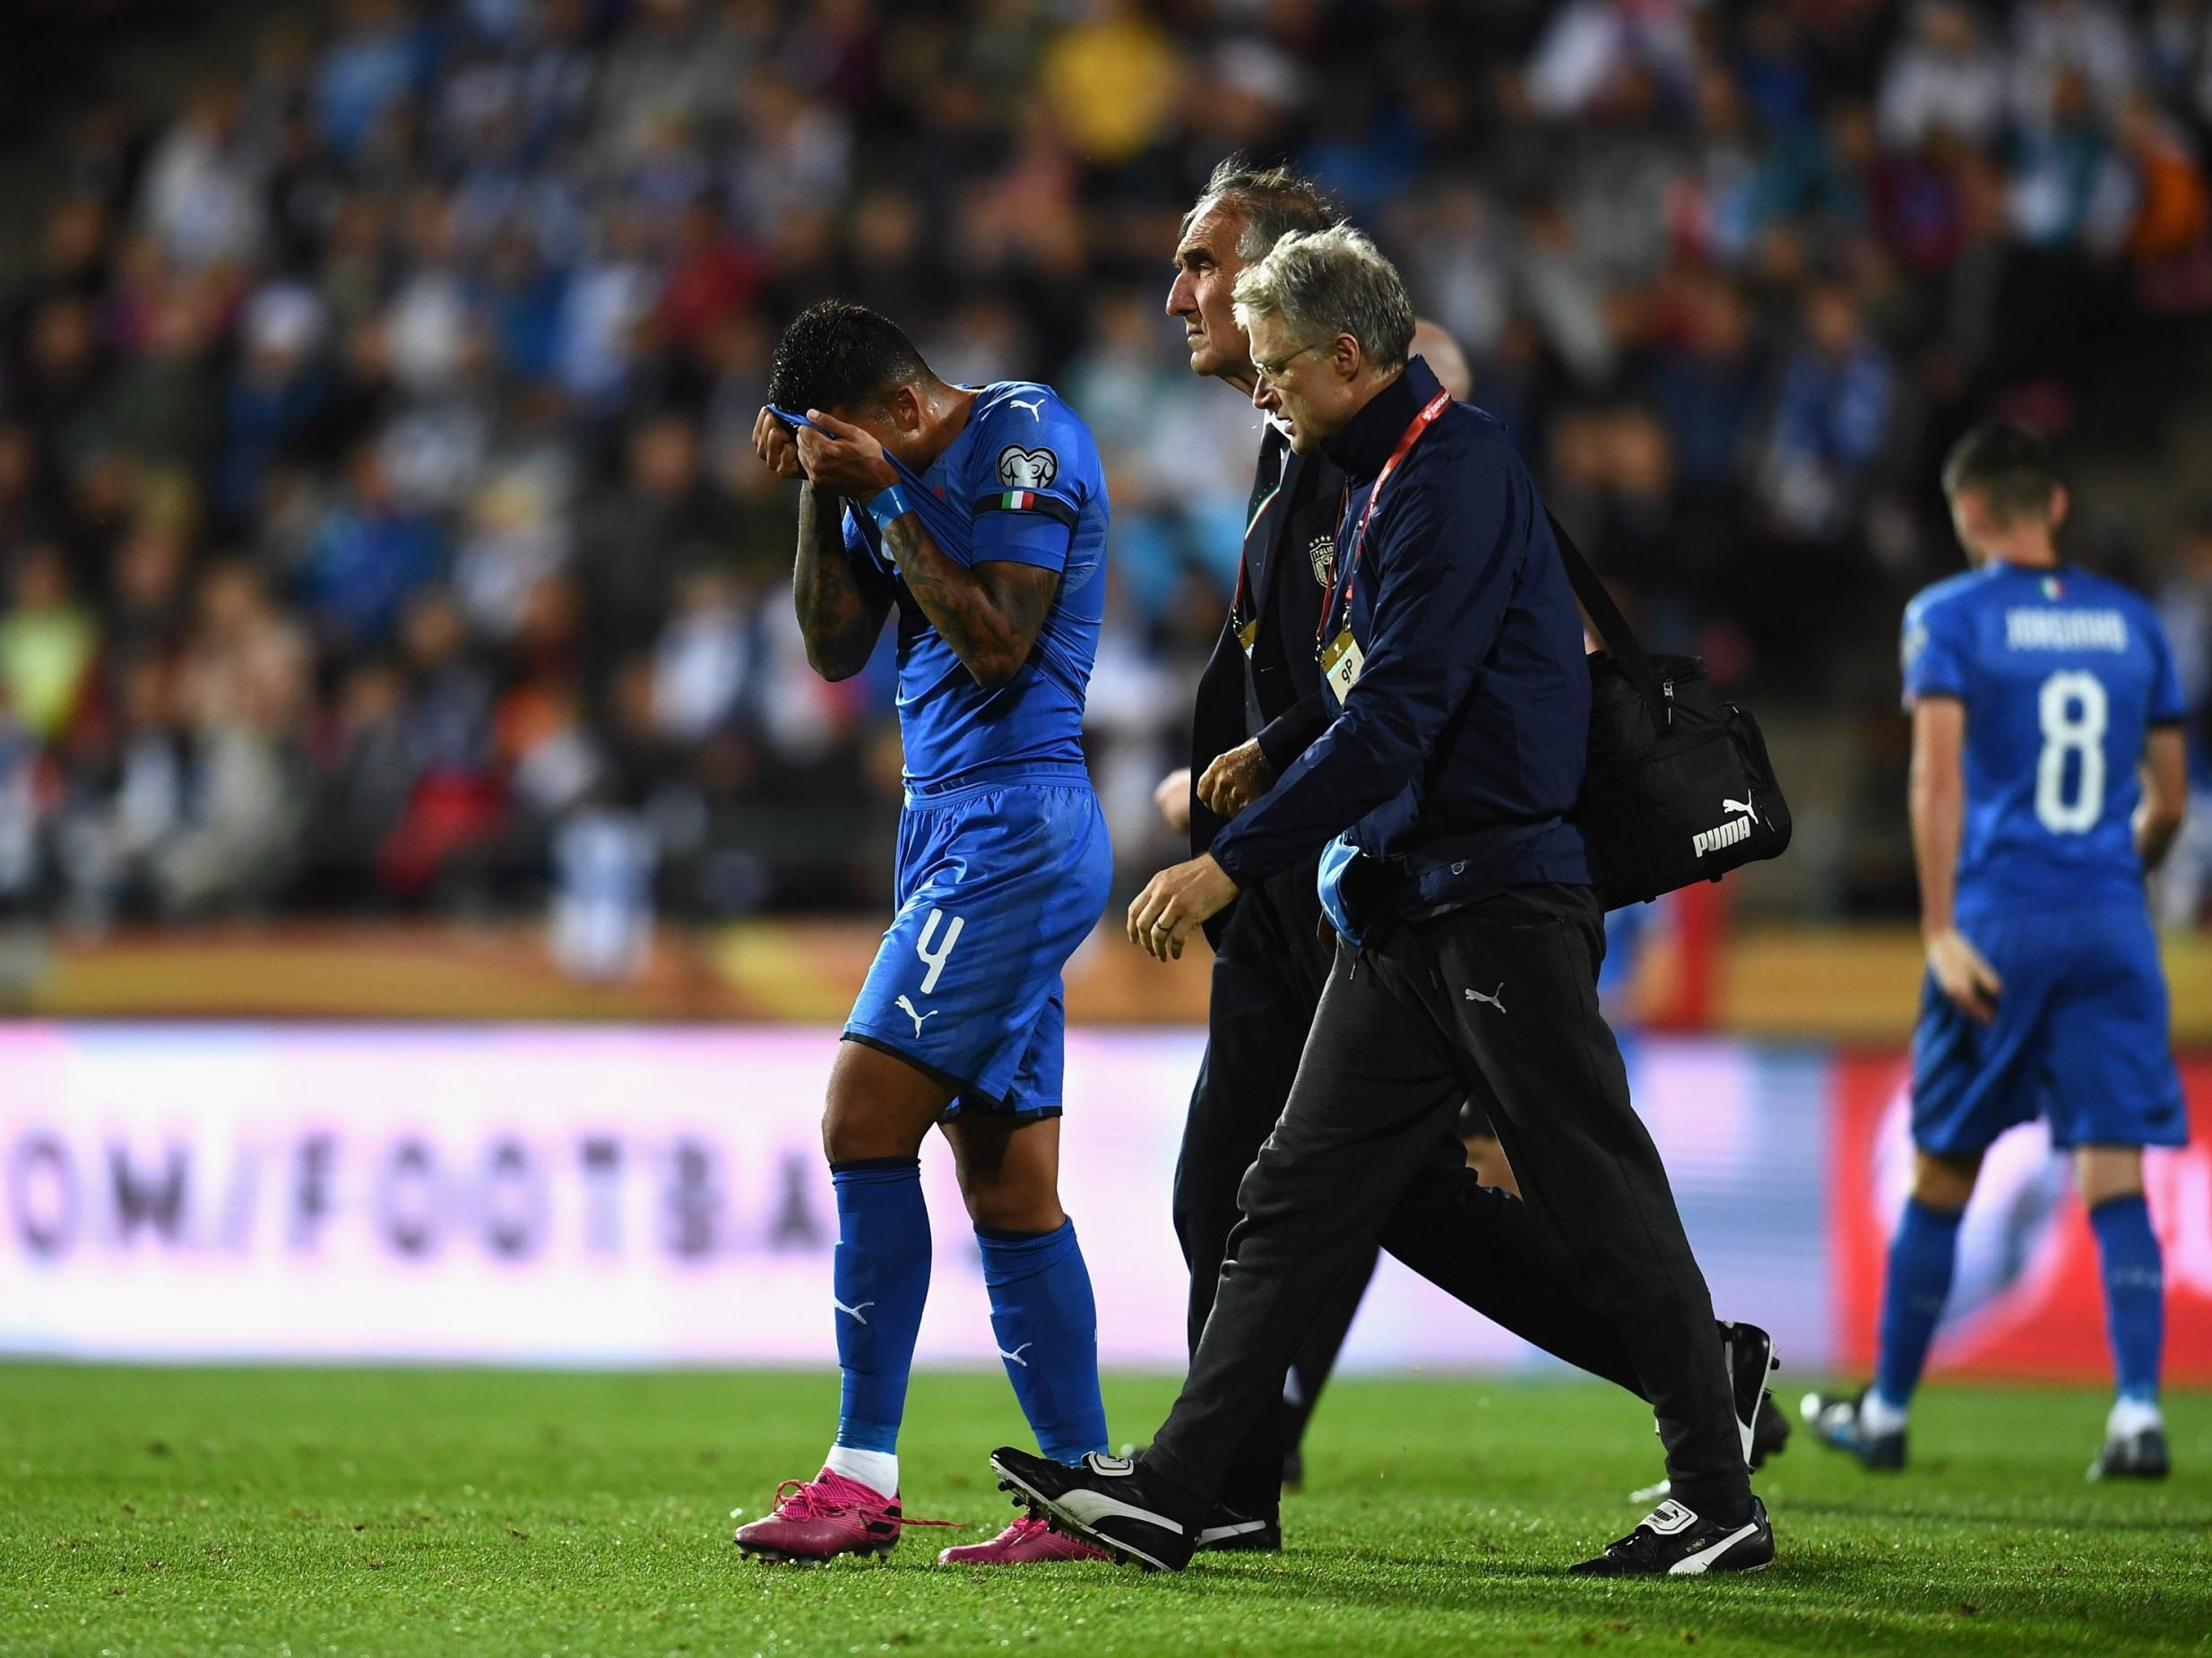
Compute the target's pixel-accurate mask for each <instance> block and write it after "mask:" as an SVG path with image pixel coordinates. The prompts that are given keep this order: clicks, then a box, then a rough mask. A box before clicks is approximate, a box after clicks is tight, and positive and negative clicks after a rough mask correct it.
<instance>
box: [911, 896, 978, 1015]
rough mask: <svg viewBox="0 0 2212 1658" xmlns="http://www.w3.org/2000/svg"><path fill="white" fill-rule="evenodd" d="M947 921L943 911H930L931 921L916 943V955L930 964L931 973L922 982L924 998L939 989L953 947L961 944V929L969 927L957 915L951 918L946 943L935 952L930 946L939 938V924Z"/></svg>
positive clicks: (925, 926)
mask: <svg viewBox="0 0 2212 1658" xmlns="http://www.w3.org/2000/svg"><path fill="white" fill-rule="evenodd" d="M947 919H948V918H947V917H946V914H945V912H944V911H942V910H932V911H929V920H926V921H924V922H923V923H922V924H921V937H919V938H917V939H916V940H915V941H914V954H916V955H918V956H920V958H921V959H922V960H923V961H924V962H927V963H929V972H928V973H926V974H924V975H923V977H922V980H921V993H922V994H923V995H924V996H927V995H929V992H930V991H932V990H934V989H937V979H938V974H939V973H941V972H943V971H945V961H946V957H947V956H949V955H951V954H952V953H953V946H955V945H956V944H958V943H959V942H960V929H961V928H963V927H965V926H966V925H967V922H965V921H964V920H962V919H961V918H960V917H958V916H956V915H955V916H952V917H950V918H949V920H951V921H952V925H951V926H950V927H948V928H946V929H945V942H944V943H943V944H942V945H940V946H938V948H937V949H936V950H935V951H934V952H933V951H931V949H930V948H929V946H930V944H931V943H932V942H933V941H934V940H935V939H936V937H937V924H938V922H939V921H942V920H947Z"/></svg>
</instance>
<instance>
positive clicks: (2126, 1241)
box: [2089, 1192, 2166, 1404]
mask: <svg viewBox="0 0 2212 1658" xmlns="http://www.w3.org/2000/svg"><path fill="white" fill-rule="evenodd" d="M2089 1226H2090V1229H2091V1230H2092V1231H2095V1233H2096V1248H2097V1259H2098V1261H2099V1263H2100V1264H2101V1265H2102V1266H2103V1268H2104V1321H2105V1326H2106V1332H2107V1334H2109V1335H2110V1337H2111V1339H2112V1344H2113V1377H2114V1380H2115V1381H2116V1382H2117V1384H2118V1386H2117V1388H2116V1392H2117V1395H2118V1396H2119V1397H2120V1398H2121V1399H2124V1400H2127V1401H2129V1402H2130V1403H2139V1404H2153V1403H2156V1402H2157V1398H2158V1360H2159V1353H2160V1350H2161V1349H2162V1348H2163V1347H2164V1344H2165V1333H2166V1306H2165V1270H2164V1266H2165V1264H2164V1256H2161V1254H2160V1253H2159V1249H2158V1235H2157V1234H2156V1232H2154V1231H2151V1229H2150V1210H2149V1209H2148V1208H2147V1207H2146V1206H2145V1205H2144V1202H2143V1195H2142V1194H2141V1193H2140V1192H2136V1193H2132V1194H2130V1196H2126V1197H2113V1198H2110V1199H2107V1200H2106V1201H2105V1202H2104V1203H2101V1204H2099V1205H2097V1206H2096V1207H2095V1208H2094V1209H2092V1210H2090V1211H2089Z"/></svg>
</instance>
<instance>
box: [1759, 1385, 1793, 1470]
mask: <svg viewBox="0 0 2212 1658" xmlns="http://www.w3.org/2000/svg"><path fill="white" fill-rule="evenodd" d="M1789 1448H1790V1419H1789V1416H1788V1414H1787V1413H1786V1412H1784V1410H1783V1409H1782V1407H1781V1406H1780V1405H1778V1404H1776V1403H1775V1396H1774V1395H1772V1394H1770V1393H1767V1392H1766V1391H1765V1390H1763V1389H1762V1390H1761V1392H1760V1395H1759V1401H1758V1421H1754V1422H1753V1423H1752V1424H1751V1472H1753V1473H1757V1472H1758V1471H1759V1470H1760V1469H1761V1468H1763V1467H1765V1466H1766V1465H1767V1458H1768V1457H1769V1456H1779V1455H1782V1453H1783V1452H1784V1451H1786V1450H1788V1449H1789Z"/></svg>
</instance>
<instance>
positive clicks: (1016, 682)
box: [844, 380, 1109, 786]
mask: <svg viewBox="0 0 2212 1658" xmlns="http://www.w3.org/2000/svg"><path fill="white" fill-rule="evenodd" d="M892 464H893V465H894V466H898V462H896V461H894V462H892ZM898 470H899V471H901V472H902V473H903V474H904V475H905V478H906V480H907V482H908V483H909V485H910V488H909V490H908V493H909V495H910V496H912V497H914V503H915V510H916V511H917V512H918V513H919V514H920V516H921V519H922V522H923V523H924V524H925V525H926V526H927V527H928V529H929V533H930V535H931V536H932V537H933V538H935V540H936V541H937V544H938V547H939V548H942V549H943V551H944V552H945V554H946V557H950V558H956V559H958V560H959V561H960V562H961V563H963V564H964V565H968V566H975V565H979V564H987V563H989V562H991V561H992V560H994V559H1007V560H1011V561H1013V562H1015V563H1016V564H1028V565H1037V566H1041V567H1042V568H1044V569H1047V570H1058V572H1060V585H1059V590H1058V592H1056V593H1055V594H1054V595H1053V598H1052V606H1051V609H1050V610H1048V611H1047V612H1046V613H1045V618H1044V626H1042V627H1041V628H1040V629H1039V631H1038V634H1037V643H1036V645H1035V648H1034V649H1033V650H1032V652H1030V658H1029V661H1027V662H1026V663H1025V664H1024V666H1023V669H1022V671H1021V672H1020V673H1018V674H1016V675H1015V678H1013V680H1012V681H1011V682H1009V683H1008V684H1007V685H1004V686H1001V687H999V688H998V689H997V690H995V691H986V690H985V689H983V688H982V687H981V686H979V685H977V684H976V682H975V680H974V679H973V678H972V677H971V676H970V675H969V673H968V670H967V669H965V668H963V667H962V666H961V663H960V659H959V657H958V656H956V655H955V653H954V652H953V648H952V646H951V645H950V644H948V643H946V641H945V639H944V638H943V636H942V635H939V634H938V631H937V629H936V627H935V626H932V625H931V623H930V621H929V617H928V616H926V615H925V614H924V613H923V611H922V609H921V606H920V604H918V603H917V602H915V600H914V598H913V595H912V594H911V593H910V592H907V590H906V586H905V583H903V582H901V581H900V580H899V576H898V571H897V568H896V567H895V566H894V565H893V563H892V561H891V559H890V557H889V556H888V555H887V554H886V553H885V552H884V550H883V547H882V540H881V536H880V534H879V532H878V531H877V528H876V525H875V522H874V521H873V520H872V519H870V518H868V515H867V514H865V513H861V512H860V511H858V510H857V509H856V508H855V507H853V506H851V505H847V506H846V508H845V522H844V529H845V545H846V546H847V547H848V548H851V549H852V550H853V551H854V553H855V554H856V555H858V556H861V557H867V558H868V559H870V560H871V561H872V562H874V564H875V565H876V566H877V568H878V569H880V570H882V571H883V572H884V573H885V574H886V575H888V576H889V577H890V578H891V579H892V580H893V582H894V583H897V594H898V611H899V614H898V666H899V689H898V711H899V735H900V738H901V740H902V741H903V745H904V747H905V751H906V781H907V782H908V783H909V784H916V785H924V786H929V785H936V784H940V783H943V782H947V781H948V780H950V779H953V778H955V777H957V776H959V775H960V774H961V773H965V772H971V771H973V770H975V769H976V768H977V767H979V766H984V765H990V766H1004V765H1007V764H1020V763H1024V762H1048V763H1050V762H1060V763H1072V764H1076V765H1081V764H1083V699H1084V691H1085V689H1086V688H1087V687H1088V686H1089V685H1090V682H1091V666H1092V663H1093V661H1096V659H1097V656H1098V635H1099V627H1100V626H1101V624H1102V622H1103V621H1104V619H1105V615H1106V525H1107V518H1108V513H1109V509H1108V505H1107V500H1106V473H1105V469H1104V467H1103V466H1102V464H1101V462H1100V461H1099V455H1098V445H1097V444H1096V443H1095V442H1094V441H1093V439H1092V436H1091V430H1090V427H1087V426H1085V425H1084V421H1083V417H1082V416H1080V415H1078V414H1077V413H1076V411H1075V410H1073V409H1070V408H1069V407H1068V406H1067V404H1066V403H1064V402H1061V401H1060V398H1059V394H1058V393H1056V392H1054V391H1053V390H1052V388H1051V387H1050V386H1047V385H1038V384H1034V383H1033V382H1031V381H1026V380H1002V381H999V382H998V384H993V385H987V386H985V387H984V388H983V389H982V391H981V393H979V394H978V396H977V397H976V400H975V403H974V406H973V407H972V409H971V410H970V411H969V415H968V423H967V425H966V426H964V427H962V428H961V432H960V436H957V437H955V438H954V439H953V441H952V443H951V444H950V445H948V446H947V447H946V451H945V453H943V454H941V455H939V456H938V459H937V461H936V462H935V463H934V464H933V465H932V466H931V467H930V468H929V471H928V472H926V473H924V474H923V475H922V476H921V477H920V479H916V478H914V476H913V474H912V473H911V472H907V471H906V469H905V468H904V467H899V468H898ZM917 486H918V487H917Z"/></svg>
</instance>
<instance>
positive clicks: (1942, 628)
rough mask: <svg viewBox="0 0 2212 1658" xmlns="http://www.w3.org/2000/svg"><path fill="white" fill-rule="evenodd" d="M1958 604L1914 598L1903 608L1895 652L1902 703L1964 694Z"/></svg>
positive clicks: (1963, 654) (1963, 651)
mask: <svg viewBox="0 0 2212 1658" xmlns="http://www.w3.org/2000/svg"><path fill="white" fill-rule="evenodd" d="M1961 619H1962V612H1961V607H1960V606H1957V605H1955V604H1954V605H1936V604H1931V603H1929V602H1928V600H1926V599H1925V598H1921V599H1915V600H1913V602H1912V603H1911V604H1909V605H1907V606H1905V635H1904V637H1903V638H1902V639H1901V640H1900V641H1899V643H1898V647H1897V649H1898V654H1899V656H1900V657H1901V658H1902V660H1903V662H1904V667H1905V707H1906V708H1907V709H1910V708H1911V707H1912V705H1913V704H1914V703H1916V702H1918V701H1919V700H1920V699H1921V698H1922V697H1923V696H1960V697H1963V696H1965V695H1966V629H1965V628H1964V627H1963V626H1961Z"/></svg>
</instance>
